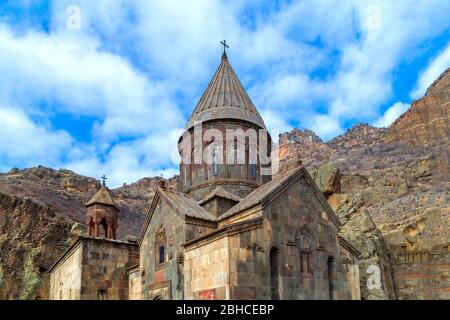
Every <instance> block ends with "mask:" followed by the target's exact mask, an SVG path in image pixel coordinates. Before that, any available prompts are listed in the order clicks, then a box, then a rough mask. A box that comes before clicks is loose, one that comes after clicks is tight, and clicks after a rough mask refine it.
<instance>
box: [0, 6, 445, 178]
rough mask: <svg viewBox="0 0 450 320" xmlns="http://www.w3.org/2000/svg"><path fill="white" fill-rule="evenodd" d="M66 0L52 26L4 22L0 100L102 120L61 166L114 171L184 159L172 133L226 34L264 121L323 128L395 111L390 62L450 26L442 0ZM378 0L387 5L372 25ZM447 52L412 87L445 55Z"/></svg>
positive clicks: (42, 113)
mask: <svg viewBox="0 0 450 320" xmlns="http://www.w3.org/2000/svg"><path fill="white" fill-rule="evenodd" d="M72 3H73V1H70V0H59V1H54V2H53V3H52V8H53V15H52V17H51V20H50V25H51V27H50V30H49V32H48V33H44V32H37V31H35V32H29V31H26V30H25V31H24V30H20V32H14V31H12V30H11V28H12V27H11V26H5V25H3V26H1V25H0V70H1V71H2V72H1V73H0V103H1V104H2V105H6V106H10V105H14V106H20V108H19V109H21V110H22V111H21V112H22V114H23V115H25V116H27V117H30V119H31V118H32V119H35V120H36V119H38V120H39V121H38V123H39V124H41V123H51V122H52V121H53V120H54V118H55V117H58V116H61V115H62V114H64V115H66V114H70V115H72V116H78V117H86V116H89V117H91V118H93V119H95V125H94V126H93V128H92V137H91V140H92V141H90V142H84V143H81V142H79V141H74V142H73V146H72V149H71V150H70V151H69V152H68V153H67V155H66V157H65V158H66V163H65V165H68V166H72V167H71V168H75V167H76V168H78V169H79V170H80V172H82V173H84V174H90V175H92V174H96V173H97V172H98V171H99V170H100V171H103V173H105V174H107V175H109V176H110V177H111V180H110V183H111V181H114V183H117V184H121V183H122V182H124V181H127V182H130V181H132V179H135V178H136V177H138V176H139V177H140V176H141V175H149V174H152V173H155V172H159V171H158V170H159V169H160V168H172V167H173V168H175V169H169V170H176V167H175V166H174V165H173V163H172V162H171V160H170V159H171V158H176V157H172V156H171V155H172V154H173V153H174V152H173V141H172V140H173V139H169V138H168V137H170V136H171V133H172V132H174V130H175V129H176V128H178V127H182V126H183V122H184V121H185V120H186V119H185V117H186V116H187V115H188V114H189V113H190V112H191V110H192V109H193V108H194V105H195V103H196V101H195V100H196V99H197V98H198V97H199V96H200V94H201V93H202V90H203V89H204V86H206V84H207V81H208V80H209V77H210V76H211V75H212V73H213V71H214V69H215V68H216V66H217V64H218V63H219V57H220V53H221V48H220V46H219V45H218V41H219V40H222V39H227V41H228V42H229V43H230V45H231V49H230V51H229V52H230V53H229V57H230V61H231V63H232V64H233V67H234V68H235V70H236V71H237V73H238V75H239V77H240V78H241V80H242V82H243V83H244V85H245V86H246V87H247V88H248V89H249V93H250V95H251V96H252V98H253V100H254V101H255V104H256V105H257V107H258V108H259V110H260V111H261V113H262V114H263V116H264V118H265V120H266V123H267V126H268V127H269V128H270V129H273V128H279V129H281V130H286V129H288V128H290V123H293V124H298V125H299V126H303V127H309V128H311V129H314V130H315V131H317V133H318V134H319V135H320V136H321V137H322V138H324V139H326V138H330V137H332V136H334V135H336V134H339V133H340V132H341V131H342V130H343V129H344V128H343V126H344V124H345V123H349V122H354V121H369V122H373V121H374V120H373V119H377V120H375V121H376V122H377V123H378V122H379V123H388V122H389V121H390V120H389V119H390V118H391V117H392V116H393V114H395V112H394V111H398V110H400V109H401V108H400V107H398V106H397V107H396V108H394V107H392V108H394V109H392V110H388V111H387V112H386V113H385V114H384V115H381V113H382V112H381V111H380V106H382V105H384V104H386V103H387V101H389V100H390V99H392V98H393V97H392V96H393V91H392V90H393V89H392V85H393V74H394V72H395V70H396V67H397V66H398V65H399V63H401V62H402V61H403V60H405V59H413V58H414V55H415V54H417V52H418V51H417V50H416V49H417V48H420V47H421V46H422V44H423V42H424V41H425V40H426V41H430V40H432V39H433V38H434V37H436V36H438V35H440V34H442V32H443V31H445V30H448V28H449V26H450V22H449V20H448V12H449V11H450V3H449V2H448V1H445V0H443V1H439V0H435V1H410V0H399V1H395V2H393V1H373V0H363V1H359V0H358V1H356V0H354V1H345V2H342V1H335V0H329V1H320V2H318V1H312V0H310V1H309V0H305V1H298V2H283V3H281V4H279V5H269V6H268V5H267V4H266V6H265V7H264V8H262V6H261V5H260V4H259V3H258V4H256V3H255V2H253V1H244V2H242V1H207V0H199V1H193V2H192V3H191V2H190V3H189V5H180V3H179V1H166V0H164V1H163V0H156V1H133V2H130V1H125V0H116V1H110V0H108V1H106V0H99V1H88V0H79V1H77V5H79V6H80V9H81V19H82V21H81V29H80V30H77V31H69V30H67V28H66V19H67V12H66V9H67V6H68V5H69V4H72ZM372 5H375V6H378V8H379V9H380V10H379V13H380V16H379V18H380V21H379V22H380V23H379V28H375V29H373V28H372V29H371V28H370V24H368V21H369V20H368V19H369V18H371V17H369V16H368V14H370V12H369V13H368V11H367V9H368V8H369V7H370V6H372ZM438 60H439V59H437V61H438ZM439 61H440V62H439V63H438V62H436V65H438V66H433V67H430V70H432V71H427V72H425V73H424V74H423V76H422V77H421V80H420V81H419V84H418V89H417V91H420V90H423V87H425V86H426V84H427V83H429V82H430V81H432V80H430V79H432V78H433V77H434V75H435V74H436V73H437V71H435V70H438V69H439V70H440V68H441V66H442V65H443V64H445V62H442V59H441V60H439ZM433 65H434V64H433ZM399 108H400V109H399ZM30 121H31V120H30ZM38 127H39V128H44V129H45V130H44V132H46V133H47V134H48V135H49V136H53V134H55V132H54V131H52V129H51V126H50V125H47V126H44V127H42V126H41V125H39V126H38ZM55 157H57V156H55ZM32 158H33V157H31V158H30V159H29V160H30V161H31V162H30V163H34V162H33V161H32Z"/></svg>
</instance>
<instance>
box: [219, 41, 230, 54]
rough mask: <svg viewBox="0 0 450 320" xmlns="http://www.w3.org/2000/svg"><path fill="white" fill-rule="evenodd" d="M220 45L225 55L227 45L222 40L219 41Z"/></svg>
mask: <svg viewBox="0 0 450 320" xmlns="http://www.w3.org/2000/svg"><path fill="white" fill-rule="evenodd" d="M220 44H221V45H223V53H226V49H227V48H228V49H229V48H230V47H229V46H228V45H227V40H223V41H220Z"/></svg>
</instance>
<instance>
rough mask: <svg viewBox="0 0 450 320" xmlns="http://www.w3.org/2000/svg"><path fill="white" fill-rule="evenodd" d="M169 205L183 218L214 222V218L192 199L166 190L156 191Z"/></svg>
mask: <svg viewBox="0 0 450 320" xmlns="http://www.w3.org/2000/svg"><path fill="white" fill-rule="evenodd" d="M158 190H159V191H160V192H161V195H162V196H164V197H165V199H166V200H168V201H169V202H170V204H171V205H172V206H173V207H174V208H175V209H177V210H178V212H179V213H180V214H182V215H183V216H187V217H191V218H198V219H203V220H209V221H215V219H216V217H215V216H214V215H213V214H212V213H210V212H209V211H208V210H206V209H205V208H203V207H201V206H200V205H199V204H198V203H197V201H195V199H194V198H191V197H190V196H189V195H187V194H184V193H181V192H178V191H174V190H168V189H158Z"/></svg>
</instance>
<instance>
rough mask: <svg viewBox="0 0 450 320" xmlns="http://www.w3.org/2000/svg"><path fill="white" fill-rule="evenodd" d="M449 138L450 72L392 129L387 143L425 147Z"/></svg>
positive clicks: (398, 120)
mask: <svg viewBox="0 0 450 320" xmlns="http://www.w3.org/2000/svg"><path fill="white" fill-rule="evenodd" d="M449 137H450V68H449V69H447V70H446V71H445V72H444V73H443V74H442V75H441V76H440V77H439V79H437V80H436V81H435V82H434V83H433V84H432V85H431V86H430V87H429V88H428V90H427V92H426V94H425V96H424V97H423V98H422V99H419V100H417V101H414V102H413V104H412V106H411V108H410V109H409V110H408V111H407V112H406V113H404V114H403V115H402V116H401V117H399V118H398V119H397V121H395V123H394V124H392V125H391V126H390V128H389V132H388V134H387V136H386V142H387V143H393V142H400V143H407V144H409V145H411V146H423V145H427V144H430V143H434V142H436V141H440V140H442V139H449Z"/></svg>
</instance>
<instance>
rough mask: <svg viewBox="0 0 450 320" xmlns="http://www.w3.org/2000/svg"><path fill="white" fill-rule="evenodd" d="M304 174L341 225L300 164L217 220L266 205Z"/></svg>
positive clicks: (337, 224)
mask: <svg viewBox="0 0 450 320" xmlns="http://www.w3.org/2000/svg"><path fill="white" fill-rule="evenodd" d="M302 176H303V177H304V178H305V179H306V180H307V181H308V184H309V186H310V187H311V191H312V192H313V193H315V194H316V196H317V197H318V199H319V201H320V202H321V203H322V205H323V207H324V209H325V210H326V211H327V212H328V214H329V216H330V218H331V220H332V221H333V223H334V224H335V225H336V226H337V227H339V226H340V222H339V219H338V218H337V216H336V214H335V213H334V211H333V209H332V208H331V207H330V205H329V204H328V202H327V200H326V199H325V197H324V195H323V193H322V192H321V191H320V189H319V187H318V186H317V184H316V183H315V182H314V179H313V178H312V177H311V176H310V175H309V173H308V171H307V170H306V168H305V167H304V166H299V167H297V168H295V169H293V170H291V171H289V172H287V173H285V174H282V175H280V176H279V177H277V178H275V179H273V180H271V181H269V182H267V183H265V184H263V185H262V186H260V187H259V188H257V189H255V190H254V191H253V192H251V193H250V194H249V195H248V196H246V197H245V198H244V199H242V201H241V202H239V203H237V204H236V205H235V206H234V207H232V208H230V209H229V210H228V211H226V212H224V213H223V214H222V215H221V216H219V217H218V218H217V219H216V221H220V220H223V219H226V218H228V217H231V216H233V215H235V214H238V213H240V212H242V211H245V210H247V209H251V208H253V207H255V206H257V205H263V206H264V205H265V204H267V203H269V202H270V201H271V200H273V199H275V198H276V197H277V196H278V194H279V192H281V191H282V190H284V188H286V187H288V186H290V185H291V184H292V183H293V182H295V181H296V180H297V179H298V178H299V177H302Z"/></svg>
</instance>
